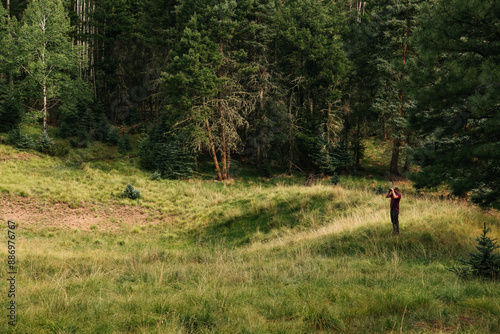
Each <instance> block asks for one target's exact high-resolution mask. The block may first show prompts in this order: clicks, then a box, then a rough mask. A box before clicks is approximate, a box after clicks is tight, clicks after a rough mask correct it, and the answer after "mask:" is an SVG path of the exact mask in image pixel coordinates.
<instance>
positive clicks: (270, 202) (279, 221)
mask: <svg viewBox="0 0 500 334" xmlns="http://www.w3.org/2000/svg"><path fill="white" fill-rule="evenodd" d="M331 200H332V199H331V198H330V197H329V196H319V195H318V196H314V195H313V196H309V197H308V196H307V195H305V194H296V195H293V196H292V195H291V196H288V197H287V198H283V199H275V198H273V199H265V198H262V199H260V200H259V201H258V202H257V203H256V202H255V201H253V202H252V201H251V200H249V199H244V200H238V201H233V202H230V203H226V204H225V205H223V206H221V208H220V209H219V210H218V211H217V212H215V213H213V214H211V215H210V216H209V221H210V224H209V225H208V226H206V227H204V228H201V229H197V230H195V231H193V232H192V236H193V238H194V239H195V240H196V241H198V242H202V243H219V242H222V243H224V244H226V245H228V246H241V245H245V244H247V243H249V242H251V241H252V240H255V239H256V238H257V235H259V236H264V237H265V235H268V234H270V233H272V232H273V231H276V230H279V229H281V228H287V229H297V230H303V229H306V228H309V227H311V225H312V224H313V223H314V224H318V223H321V222H320V220H321V217H322V216H323V214H324V211H325V208H326V206H327V203H328V202H329V201H331ZM329 205H330V207H331V206H332V205H333V207H337V208H338V211H339V213H341V212H342V211H343V210H345V209H346V208H345V207H343V205H344V204H343V203H333V204H332V203H329ZM235 207H236V208H238V210H237V212H234V213H231V212H227V211H224V210H225V208H226V209H227V210H234V208H235Z"/></svg>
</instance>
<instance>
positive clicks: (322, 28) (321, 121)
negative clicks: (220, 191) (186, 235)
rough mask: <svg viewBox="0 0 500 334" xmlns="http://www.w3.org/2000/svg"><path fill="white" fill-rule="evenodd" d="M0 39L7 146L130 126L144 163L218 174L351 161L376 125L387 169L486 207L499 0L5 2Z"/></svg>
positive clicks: (497, 109) (117, 132)
mask: <svg viewBox="0 0 500 334" xmlns="http://www.w3.org/2000/svg"><path fill="white" fill-rule="evenodd" d="M0 45H1V47H0V84H1V86H0V132H5V133H8V140H9V141H10V142H11V143H12V144H13V145H16V146H18V147H20V148H37V149H39V150H40V151H42V152H47V153H51V154H55V155H57V154H59V153H60V151H64V149H61V148H60V147H59V148H58V146H57V145H56V144H54V139H53V137H55V136H57V137H58V138H65V139H67V141H68V143H70V144H71V146H73V147H87V146H89V145H92V143H93V142H96V141H101V142H106V143H108V144H110V145H118V146H119V147H120V150H121V151H122V152H127V151H128V150H130V148H131V143H130V140H131V139H130V138H131V137H133V138H138V140H137V143H138V146H139V149H138V152H139V153H138V154H139V156H140V161H141V165H142V167H143V168H145V169H150V170H152V171H156V172H157V173H158V174H159V175H161V176H163V177H170V178H172V177H174V178H175V177H186V176H188V175H189V174H190V173H191V172H192V170H193V169H196V168H203V166H206V167H209V168H213V170H214V171H215V173H216V175H217V177H218V178H219V179H220V180H224V179H227V178H230V177H231V163H232V162H234V161H238V163H246V164H249V165H253V166H255V167H256V168H257V169H258V170H259V171H260V172H261V173H262V174H269V173H271V171H272V170H276V169H280V170H283V171H286V172H288V173H292V172H294V171H301V172H304V171H305V172H308V173H314V174H326V175H337V174H340V173H355V172H356V171H358V172H359V171H360V170H361V169H362V168H361V166H360V160H361V159H362V157H363V155H364V154H366V153H367V152H366V149H365V145H364V143H365V142H366V139H369V138H374V137H375V138H380V139H382V140H386V141H389V142H390V143H391V147H392V148H391V152H390V154H389V155H388V156H387V165H388V170H387V173H388V174H389V175H391V176H394V177H398V176H410V178H411V179H412V180H413V181H414V182H415V183H414V184H415V186H416V187H419V188H422V187H433V186H439V185H441V184H446V185H448V186H449V187H450V188H451V190H452V191H453V192H454V193H455V194H456V195H458V196H467V195H470V196H471V199H472V200H473V201H475V202H476V203H478V204H480V205H482V206H484V207H496V208H499V207H500V202H499V198H500V184H499V181H500V131H499V130H500V101H499V95H500V94H499V93H500V88H499V86H500V67H499V64H500V2H498V1H495V0H483V1H475V0H420V1H414V0H380V1H354V0H337V1H333V0H325V1H319V0H280V1H269V0H238V1H226V0H217V1H215V0H196V1H195V0H100V1H95V0H69V1H62V0H44V1H41V0H35V1H14V0H2V6H1V7H0ZM23 124H32V125H36V126H38V127H39V128H40V129H41V135H40V137H38V138H31V137H30V136H29V135H28V134H26V133H23V128H22V126H21V125H23ZM134 136H135V137H134ZM134 143H135V141H134Z"/></svg>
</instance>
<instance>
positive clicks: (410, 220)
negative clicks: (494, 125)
mask: <svg viewBox="0 0 500 334" xmlns="http://www.w3.org/2000/svg"><path fill="white" fill-rule="evenodd" d="M371 145H375V144H374V143H371ZM375 146H376V145H375ZM94 149H96V150H101V151H96V152H99V154H101V155H103V156H112V155H114V154H115V152H106V151H105V150H109V148H106V147H104V146H103V147H99V146H95V147H94ZM380 150H382V148H381V149H380ZM373 151H374V152H376V150H373ZM87 152H88V151H87ZM74 154H75V153H74V152H71V154H70V156H69V158H67V159H58V158H52V157H47V156H44V155H41V154H38V153H33V152H22V151H18V150H15V149H12V148H11V147H9V146H4V145H0V200H1V204H2V207H1V209H0V210H1V211H0V219H1V220H2V226H3V228H2V235H3V236H2V238H1V239H2V240H3V241H2V243H1V245H0V268H2V269H1V270H2V277H6V276H7V272H8V263H7V251H8V250H7V241H8V234H7V233H8V232H7V220H14V221H15V223H16V230H15V232H16V239H15V242H16V249H15V251H16V253H15V255H16V267H17V268H16V269H17V274H16V298H15V302H16V317H17V318H16V320H17V324H16V326H15V327H14V326H10V325H9V324H8V318H7V315H8V310H7V306H8V303H9V301H10V298H7V291H8V289H9V286H8V282H7V281H6V279H2V280H1V283H0V291H1V294H2V298H1V300H2V312H1V313H2V317H1V318H2V321H1V322H0V332H2V333H499V332H500V285H499V282H498V281H496V282H495V281H488V280H481V279H473V280H466V281H464V280H460V279H458V278H457V276H456V275H455V274H454V273H452V272H450V271H449V270H448V268H450V267H451V266H453V265H456V264H458V259H459V258H463V257H466V256H467V255H468V253H469V252H471V251H473V250H474V247H475V245H476V241H475V239H476V237H478V236H479V235H480V233H481V231H482V227H483V224H484V223H486V224H487V225H488V226H489V227H491V229H492V233H491V235H490V237H492V238H497V237H498V236H499V235H500V232H499V231H500V216H499V214H498V213H497V212H493V211H482V210H480V209H478V208H476V207H475V206H472V205H470V204H468V203H467V202H464V201H458V200H455V201H450V200H446V199H441V197H440V196H439V193H437V192H434V193H425V194H423V193H418V192H416V191H415V190H414V189H413V188H412V186H411V184H410V183H409V182H408V181H407V182H401V183H400V184H399V186H400V188H401V189H402V193H403V199H402V201H401V214H400V221H401V234H400V236H399V237H394V236H392V234H391V233H392V226H391V223H390V218H389V210H388V206H389V203H388V200H387V199H386V198H384V195H380V194H377V193H376V192H375V191H374V188H376V187H379V186H381V187H382V188H383V189H387V188H388V187H389V186H390V184H391V183H390V182H388V181H387V180H384V179H383V178H377V177H376V176H375V177H374V178H372V177H370V178H367V177H361V176H359V177H355V176H341V184H339V185H332V184H331V183H330V182H329V181H328V180H317V181H315V182H313V183H312V184H310V185H305V184H306V178H305V177H303V176H299V175H296V176H293V177H288V176H286V175H276V176H275V177H272V178H270V179H265V178H258V177H257V176H253V175H251V172H248V171H246V170H245V169H244V168H243V167H242V166H238V165H237V164H235V165H234V168H233V172H232V173H234V174H235V179H234V180H232V181H231V182H214V180H213V179H212V177H211V176H210V175H208V174H210V173H205V174H199V175H197V177H196V178H194V179H191V180H179V181H169V180H160V181H153V180H151V173H147V172H144V171H141V170H140V169H138V167H137V164H138V161H137V158H133V157H131V158H122V159H117V160H94V161H88V162H81V163H76V162H75V161H77V160H78V159H81V160H85V159H84V158H82V156H74ZM81 154H84V153H81ZM85 154H89V156H90V155H92V156H95V154H97V153H95V152H94V153H92V152H90V153H85ZM77 158H78V159H77ZM373 159H376V157H374V158H373ZM368 162H370V161H367V162H366V161H365V163H368ZM371 162H373V163H372V164H371V166H372V167H371V168H372V169H373V170H374V171H375V172H376V171H377V165H376V161H375V160H373V161H371ZM127 184H132V185H133V186H134V187H135V188H136V189H139V190H140V192H141V198H140V199H139V200H131V199H125V198H121V197H120V194H121V193H122V192H123V191H124V190H125V188H126V186H127Z"/></svg>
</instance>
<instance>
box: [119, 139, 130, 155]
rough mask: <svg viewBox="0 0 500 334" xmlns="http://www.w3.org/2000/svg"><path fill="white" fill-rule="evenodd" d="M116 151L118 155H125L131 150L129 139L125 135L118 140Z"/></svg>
mask: <svg viewBox="0 0 500 334" xmlns="http://www.w3.org/2000/svg"><path fill="white" fill-rule="evenodd" d="M118 149H119V151H120V153H122V154H125V153H127V152H128V151H130V150H131V149H132V144H131V143H130V137H129V136H128V135H127V134H125V135H124V136H123V137H120V139H119V140H118Z"/></svg>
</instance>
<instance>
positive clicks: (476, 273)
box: [448, 224, 500, 279]
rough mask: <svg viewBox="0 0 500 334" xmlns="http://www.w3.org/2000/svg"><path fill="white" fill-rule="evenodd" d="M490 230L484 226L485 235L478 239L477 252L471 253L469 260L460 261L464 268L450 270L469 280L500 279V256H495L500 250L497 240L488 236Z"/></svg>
mask: <svg viewBox="0 0 500 334" xmlns="http://www.w3.org/2000/svg"><path fill="white" fill-rule="evenodd" d="M489 231H490V229H489V228H488V229H487V228H486V224H484V228H483V234H482V235H481V236H480V237H478V238H476V241H477V246H476V250H477V252H474V253H472V252H471V253H469V258H467V259H460V260H459V262H460V263H461V264H462V265H463V267H456V266H454V267H452V268H449V269H448V270H450V271H451V272H453V273H455V274H457V275H458V277H460V278H463V279H467V278H471V277H484V278H490V279H497V278H499V277H500V255H498V254H494V253H493V252H494V251H495V249H497V248H500V246H499V245H498V243H497V242H496V239H493V240H492V239H490V238H489V237H487V236H486V234H487V233H488V232H489Z"/></svg>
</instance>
